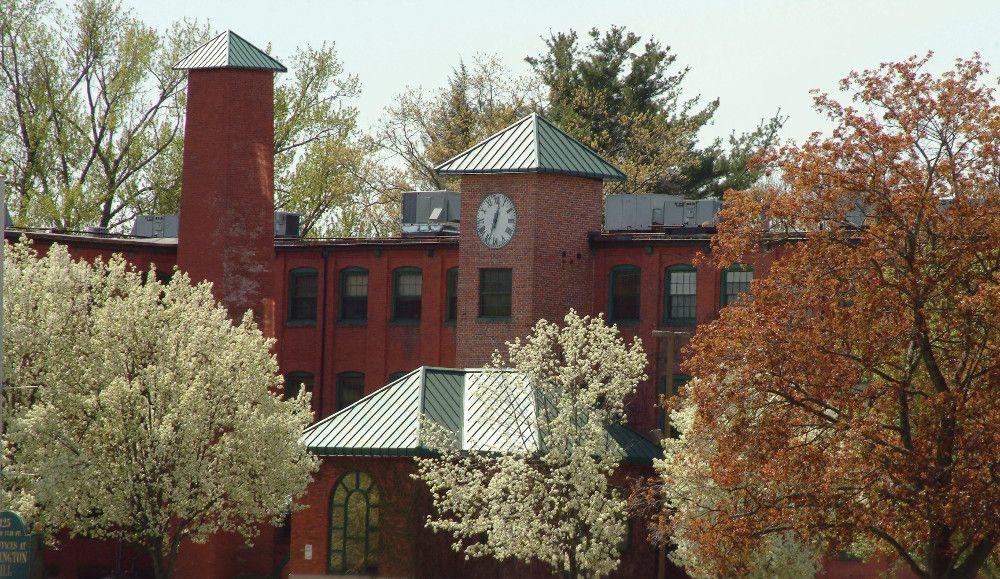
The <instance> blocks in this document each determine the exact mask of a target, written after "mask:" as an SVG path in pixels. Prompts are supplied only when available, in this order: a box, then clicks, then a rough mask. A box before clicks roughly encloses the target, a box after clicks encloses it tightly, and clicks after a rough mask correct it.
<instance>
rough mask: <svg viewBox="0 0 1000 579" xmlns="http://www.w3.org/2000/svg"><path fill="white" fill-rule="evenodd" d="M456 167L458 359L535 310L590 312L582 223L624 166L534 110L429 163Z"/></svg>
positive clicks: (543, 314)
mask: <svg viewBox="0 0 1000 579" xmlns="http://www.w3.org/2000/svg"><path fill="white" fill-rule="evenodd" d="M437 171H438V172H439V173H442V174H452V175H461V176H462V185H461V195H462V214H461V224H462V225H461V228H460V232H459V258H458V295H459V296H462V299H460V300H459V303H458V321H457V328H456V329H457V332H456V339H457V342H458V343H457V356H456V357H457V359H456V362H457V365H458V366H460V367H476V366H482V365H483V364H485V363H486V362H488V361H489V360H490V356H491V355H492V353H493V351H494V350H495V349H497V348H502V346H503V344H504V342H505V341H508V340H511V339H513V338H515V337H518V336H524V335H526V334H527V333H528V332H529V331H530V330H531V327H532V326H533V325H534V324H535V322H536V321H538V320H539V319H542V318H544V319H547V320H550V321H561V320H562V318H563V316H565V315H566V312H567V311H568V310H569V309H570V308H573V309H575V310H577V311H578V312H582V313H592V311H591V310H592V305H593V295H592V291H593V290H592V288H593V286H594V283H593V275H594V273H593V259H592V255H591V252H590V246H589V242H588V232H591V231H600V229H601V225H602V213H603V208H604V180H606V179H609V180H622V179H624V178H625V175H624V174H623V173H622V172H621V171H620V170H618V169H617V168H616V167H615V166H613V165H612V164H610V163H608V162H607V161H605V160H604V159H602V158H601V157H600V155H598V154H597V153H595V152H594V151H593V150H591V149H590V148H588V147H587V146H585V145H584V144H583V143H580V142H579V141H577V140H576V139H574V138H573V137H570V136H569V135H567V134H566V133H564V132H563V131H561V130H559V129H558V128H557V127H556V126H555V125H553V124H552V123H550V122H549V121H547V120H546V119H545V118H543V117H541V116H540V115H538V114H531V115H528V116H527V117H525V118H523V119H521V120H519V121H518V122H516V123H514V124H513V125H511V126H510V127H507V128H506V129H504V130H502V131H500V132H499V133H497V134H495V135H493V136H491V137H489V138H487V139H486V140H484V141H483V142H481V143H479V144H477V145H476V146H474V147H472V148H470V149H468V150H467V151H464V152H462V153H460V154H459V155H456V156H455V157H453V158H451V159H449V160H448V161H445V162H444V163H442V164H441V165H440V166H438V167H437Z"/></svg>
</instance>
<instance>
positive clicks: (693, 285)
mask: <svg viewBox="0 0 1000 579" xmlns="http://www.w3.org/2000/svg"><path fill="white" fill-rule="evenodd" d="M666 281H667V283H666V290H667V299H666V308H665V314H666V318H665V320H664V322H665V323H666V324H667V325H674V326H693V325H694V324H695V317H696V311H697V305H698V303H697V302H698V295H697V293H698V291H697V290H698V272H696V271H695V270H694V268H692V267H688V266H678V267H671V268H668V269H667V280H666Z"/></svg>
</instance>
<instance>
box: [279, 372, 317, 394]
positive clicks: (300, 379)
mask: <svg viewBox="0 0 1000 579" xmlns="http://www.w3.org/2000/svg"><path fill="white" fill-rule="evenodd" d="M312 389H313V375H312V373H311V372H289V373H288V374H285V398H286V399H288V398H294V397H296V396H298V395H299V392H302V391H303V390H305V391H306V392H312Z"/></svg>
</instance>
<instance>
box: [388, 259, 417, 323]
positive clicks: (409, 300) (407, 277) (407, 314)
mask: <svg viewBox="0 0 1000 579" xmlns="http://www.w3.org/2000/svg"><path fill="white" fill-rule="evenodd" d="M393 279H394V281H393V300H392V319H393V320H396V321H419V320H420V306H421V301H422V300H421V298H422V295H423V284H424V276H423V273H421V271H420V270H419V269H417V268H415V267H413V268H410V267H406V268H403V267H401V268H399V269H397V270H396V271H395V274H394V275H393Z"/></svg>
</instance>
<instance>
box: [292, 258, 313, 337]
mask: <svg viewBox="0 0 1000 579" xmlns="http://www.w3.org/2000/svg"><path fill="white" fill-rule="evenodd" d="M317 290H318V275H317V273H316V270H315V269H313V268H311V267H300V268H297V269H293V270H292V271H290V272H288V321H289V322H290V323H292V324H296V323H299V324H314V323H316V295H317Z"/></svg>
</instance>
